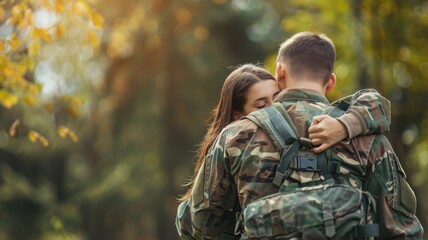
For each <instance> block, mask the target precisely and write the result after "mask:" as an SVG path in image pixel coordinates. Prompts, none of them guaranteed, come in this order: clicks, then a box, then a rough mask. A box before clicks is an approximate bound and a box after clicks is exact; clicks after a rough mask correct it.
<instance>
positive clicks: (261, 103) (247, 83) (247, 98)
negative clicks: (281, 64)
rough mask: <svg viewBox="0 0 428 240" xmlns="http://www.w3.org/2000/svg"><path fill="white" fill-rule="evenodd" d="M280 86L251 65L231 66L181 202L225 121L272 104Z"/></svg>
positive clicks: (187, 196)
mask: <svg viewBox="0 0 428 240" xmlns="http://www.w3.org/2000/svg"><path fill="white" fill-rule="evenodd" d="M279 92H280V89H279V87H278V85H277V83H276V80H275V78H274V77H273V76H272V74H270V73H269V72H268V71H267V70H265V69H264V68H262V67H258V66H255V65H253V64H245V65H242V66H240V67H239V68H237V69H235V70H234V71H233V72H232V73H230V74H229V76H228V77H227V78H226V80H225V82H224V84H223V88H222V90H221V93H220V100H219V103H218V104H217V106H216V107H215V108H214V110H213V111H212V114H211V117H210V119H209V125H208V130H207V133H206V134H205V136H204V138H203V140H202V142H201V144H200V145H199V149H198V152H197V154H198V155H197V156H198V160H197V162H196V166H195V172H194V175H193V177H192V179H191V180H190V182H189V183H188V184H186V185H187V186H189V189H188V190H187V192H186V193H185V194H184V196H183V197H181V199H180V200H181V201H184V200H187V199H189V197H190V195H191V191H192V189H191V187H190V186H192V185H193V182H194V180H195V177H196V173H197V172H198V171H199V169H200V168H201V166H202V163H203V161H204V158H205V156H206V154H207V152H208V150H209V149H210V147H211V146H212V144H213V142H214V141H215V139H216V138H217V136H218V134H219V133H220V132H221V130H222V129H223V128H224V127H226V126H227V125H228V124H229V123H231V122H233V121H235V120H238V119H239V118H241V117H243V116H245V115H247V114H249V113H251V112H253V111H256V110H258V109H261V108H264V107H268V106H270V105H272V103H273V100H274V99H275V97H276V95H277V94H278V93H279Z"/></svg>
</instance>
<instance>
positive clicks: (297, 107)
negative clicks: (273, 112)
mask: <svg viewBox="0 0 428 240" xmlns="http://www.w3.org/2000/svg"><path fill="white" fill-rule="evenodd" d="M334 61H335V50H334V46H333V44H332V42H331V40H329V39H328V38H327V37H325V36H323V35H316V34H313V33H307V32H305V33H299V34H296V35H294V36H293V37H292V38H290V39H289V40H287V41H286V42H285V43H283V44H282V46H281V48H280V50H279V54H278V64H277V69H276V74H277V81H278V84H279V86H280V88H281V89H284V90H282V92H281V93H280V94H279V96H278V98H277V99H276V101H278V102H280V103H281V104H282V107H283V109H284V110H286V111H287V112H288V114H289V115H290V117H291V119H292V121H293V123H294V125H295V126H296V128H297V130H298V132H299V135H300V136H302V137H308V136H309V137H312V138H313V139H320V138H322V136H317V132H318V131H317V130H316V128H317V127H316V126H317V125H315V126H313V127H312V128H311V131H309V127H310V125H311V122H312V120H313V119H314V117H315V123H322V122H324V121H329V120H331V119H330V118H329V117H326V116H321V117H320V116H318V115H321V114H322V112H323V110H324V109H326V108H327V107H328V106H329V102H328V101H327V99H326V98H325V96H324V95H325V93H327V92H329V91H330V90H331V89H333V88H334V86H335V83H336V78H335V75H334V74H333V73H332V71H333V65H334ZM357 112H358V111H357ZM317 116H318V117H317ZM342 120H346V119H342ZM348 120H349V119H348ZM343 122H346V121H343ZM347 123H348V124H349V121H348V122H347ZM347 123H344V124H345V125H346V124H347ZM318 125H320V124H318ZM347 128H348V135H350V136H352V135H353V134H354V133H352V126H347ZM314 129H315V130H314ZM350 129H351V130H350ZM359 131H360V132H364V131H365V130H362V129H360V130H359ZM365 132H367V131H365ZM310 134H311V135H312V136H311V135H310ZM317 141H318V140H314V144H319V143H320V142H317ZM319 150H324V149H318V151H319ZM332 152H333V154H335V155H336V156H338V157H339V158H341V159H342V160H343V162H346V163H347V164H348V165H350V166H353V168H349V169H348V168H347V167H343V168H342V167H341V168H340V174H342V175H344V177H346V178H348V180H349V182H350V183H353V185H355V186H354V187H356V188H362V187H361V185H364V186H365V187H366V189H367V190H368V191H369V192H370V193H371V194H372V196H373V197H374V198H375V201H376V205H377V215H376V216H375V217H374V218H375V219H374V220H375V222H378V223H379V225H380V238H381V239H384V238H400V239H421V238H422V234H423V229H422V227H421V225H420V223H419V221H418V219H417V218H416V216H415V211H416V199H415V197H414V194H413V191H412V190H411V189H410V187H409V186H408V184H407V183H406V182H405V179H404V176H405V175H404V172H403V170H402V168H401V166H400V164H399V161H398V158H397V157H396V156H395V154H394V151H393V149H392V147H391V146H390V144H389V142H388V141H387V139H386V138H385V137H384V136H383V135H367V136H362V137H355V138H353V139H351V140H350V141H347V142H341V143H339V144H337V145H335V146H334V147H332ZM279 158H280V155H279V152H278V149H276V148H275V146H274V144H273V143H272V140H271V139H270V138H269V136H268V135H266V133H265V132H263V131H262V130H261V129H260V128H259V127H258V126H257V125H256V124H254V123H253V122H252V121H250V120H248V119H243V120H240V121H237V122H235V123H232V124H231V125H229V126H228V127H226V128H225V129H224V130H223V131H222V133H221V134H220V135H219V137H218V139H217V141H216V143H215V144H214V147H213V148H212V150H211V151H210V153H209V154H208V156H207V158H206V159H205V162H204V167H203V168H202V169H201V171H200V172H199V174H198V177H197V178H196V181H195V184H194V186H193V191H192V196H191V198H190V199H189V200H187V201H185V202H183V203H182V204H180V206H179V208H178V213H177V222H176V224H177V230H178V231H179V234H180V236H181V237H182V238H184V239H217V238H219V237H220V236H221V235H222V233H223V232H225V231H227V232H233V231H232V228H233V227H234V226H233V225H234V224H233V222H234V219H235V214H236V212H237V211H239V208H240V207H243V206H245V205H246V204H248V203H250V202H252V201H254V200H257V199H259V198H262V197H264V196H268V195H270V194H273V193H276V192H278V187H277V186H276V185H274V184H273V183H272V181H273V178H274V175H275V170H276V168H277V166H278V163H279ZM289 176H290V177H289V178H287V179H285V181H284V182H283V184H284V185H285V187H287V186H288V185H290V184H296V183H297V184H302V183H307V182H311V181H317V180H319V179H320V178H321V176H320V174H319V173H317V172H301V171H297V170H293V171H292V173H291V174H290V175H289Z"/></svg>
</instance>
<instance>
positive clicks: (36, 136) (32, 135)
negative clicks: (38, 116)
mask: <svg viewBox="0 0 428 240" xmlns="http://www.w3.org/2000/svg"><path fill="white" fill-rule="evenodd" d="M27 137H28V139H29V140H30V141H31V142H33V143H35V142H36V141H38V142H39V143H40V144H42V146H43V147H47V146H49V141H48V140H47V139H46V138H45V137H44V136H42V135H41V134H40V133H38V132H36V131H34V130H30V131H28V135H27Z"/></svg>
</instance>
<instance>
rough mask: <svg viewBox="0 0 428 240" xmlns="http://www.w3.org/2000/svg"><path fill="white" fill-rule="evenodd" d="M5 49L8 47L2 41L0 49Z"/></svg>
mask: <svg viewBox="0 0 428 240" xmlns="http://www.w3.org/2000/svg"><path fill="white" fill-rule="evenodd" d="M4 50H6V47H5V46H4V43H3V42H0V51H1V52H3V51H4Z"/></svg>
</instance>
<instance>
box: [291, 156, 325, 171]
mask: <svg viewBox="0 0 428 240" xmlns="http://www.w3.org/2000/svg"><path fill="white" fill-rule="evenodd" d="M290 168H292V169H295V170H299V171H306V172H317V171H319V167H318V161H317V156H316V155H315V154H313V153H311V152H306V151H302V152H299V153H298V154H297V156H295V157H294V158H293V161H292V163H291V166H290Z"/></svg>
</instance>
